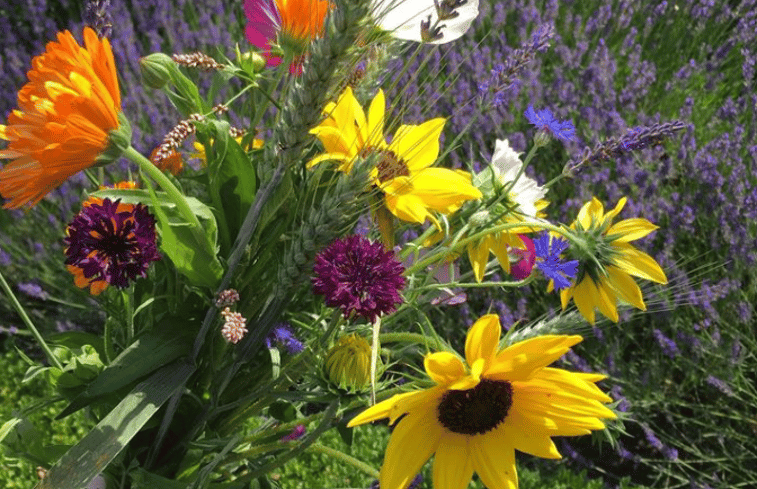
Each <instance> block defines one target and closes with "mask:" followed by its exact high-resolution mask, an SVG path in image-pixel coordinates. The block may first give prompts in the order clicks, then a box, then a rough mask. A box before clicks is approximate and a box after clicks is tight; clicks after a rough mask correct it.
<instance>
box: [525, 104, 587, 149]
mask: <svg viewBox="0 0 757 489" xmlns="http://www.w3.org/2000/svg"><path fill="white" fill-rule="evenodd" d="M523 115H525V116H526V119H528V122H530V123H531V124H533V125H534V126H536V127H537V128H539V129H540V130H541V131H543V132H545V133H548V134H552V135H553V136H554V137H556V138H557V139H561V140H563V141H566V142H567V141H576V128H575V127H574V126H573V123H572V122H571V121H558V120H557V119H556V118H555V116H553V115H552V112H551V111H550V110H549V109H541V110H539V111H538V112H537V111H536V110H534V106H533V105H529V106H528V108H527V109H526V111H525V112H524V113H523Z"/></svg>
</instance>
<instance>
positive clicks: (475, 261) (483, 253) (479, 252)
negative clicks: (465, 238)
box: [468, 240, 489, 283]
mask: <svg viewBox="0 0 757 489" xmlns="http://www.w3.org/2000/svg"><path fill="white" fill-rule="evenodd" d="M468 260H469V261H470V264H471V267H472V268H473V275H474V276H475V277H476V282H478V283H481V281H482V280H483V279H484V272H486V264H487V263H488V262H489V248H488V247H487V246H486V241H485V240H481V241H480V242H479V243H478V244H469V245H468Z"/></svg>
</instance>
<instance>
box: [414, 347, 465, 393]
mask: <svg viewBox="0 0 757 489" xmlns="http://www.w3.org/2000/svg"><path fill="white" fill-rule="evenodd" d="M423 366H424V367H425V369H426V373H427V374H428V376H429V377H431V379H432V380H433V381H434V382H436V383H437V384H439V385H447V384H450V383H452V382H454V381H456V380H458V379H460V378H462V377H465V375H466V373H465V365H463V362H462V361H461V360H460V358H458V357H457V356H456V355H455V354H453V353H450V352H447V351H440V352H437V353H429V354H428V355H426V358H424V359H423Z"/></svg>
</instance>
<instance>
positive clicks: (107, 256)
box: [65, 198, 160, 293]
mask: <svg viewBox="0 0 757 489" xmlns="http://www.w3.org/2000/svg"><path fill="white" fill-rule="evenodd" d="M155 241H156V237H155V218H154V217H153V216H152V215H151V214H150V213H149V212H147V207H145V206H144V205H142V204H136V205H132V204H121V203H120V199H119V200H116V201H115V202H113V201H111V200H110V199H107V198H106V199H103V200H102V202H101V203H100V202H97V201H93V202H87V203H86V204H85V205H84V207H83V208H82V210H81V212H79V214H78V215H77V216H76V217H75V218H74V220H73V221H72V222H71V224H69V225H68V228H67V229H66V238H65V242H66V246H67V248H66V265H68V268H69V270H70V271H72V273H74V275H75V277H76V285H77V286H79V287H82V288H84V287H86V286H90V285H93V284H102V285H101V286H98V287H96V289H97V290H99V291H101V290H102V288H104V287H107V285H115V286H116V287H119V288H125V287H127V286H128V285H129V281H130V280H131V281H133V280H136V278H137V277H145V276H147V268H148V267H149V266H150V262H152V261H155V260H159V259H160V255H159V254H158V250H157V247H156V244H155ZM93 293H95V292H93ZM97 293H99V292H97Z"/></svg>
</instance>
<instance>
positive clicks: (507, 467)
mask: <svg viewBox="0 0 757 489" xmlns="http://www.w3.org/2000/svg"><path fill="white" fill-rule="evenodd" d="M500 435H501V431H500V430H494V431H492V432H490V433H487V434H486V435H484V436H481V437H477V438H475V439H474V440H472V441H471V455H472V456H473V470H475V471H476V473H477V474H478V476H479V477H480V478H481V482H483V483H484V485H485V486H486V487H487V488H488V489H517V488H518V473H517V471H516V468H515V451H514V450H513V446H512V442H513V441H514V440H513V438H511V437H506V436H500Z"/></svg>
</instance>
